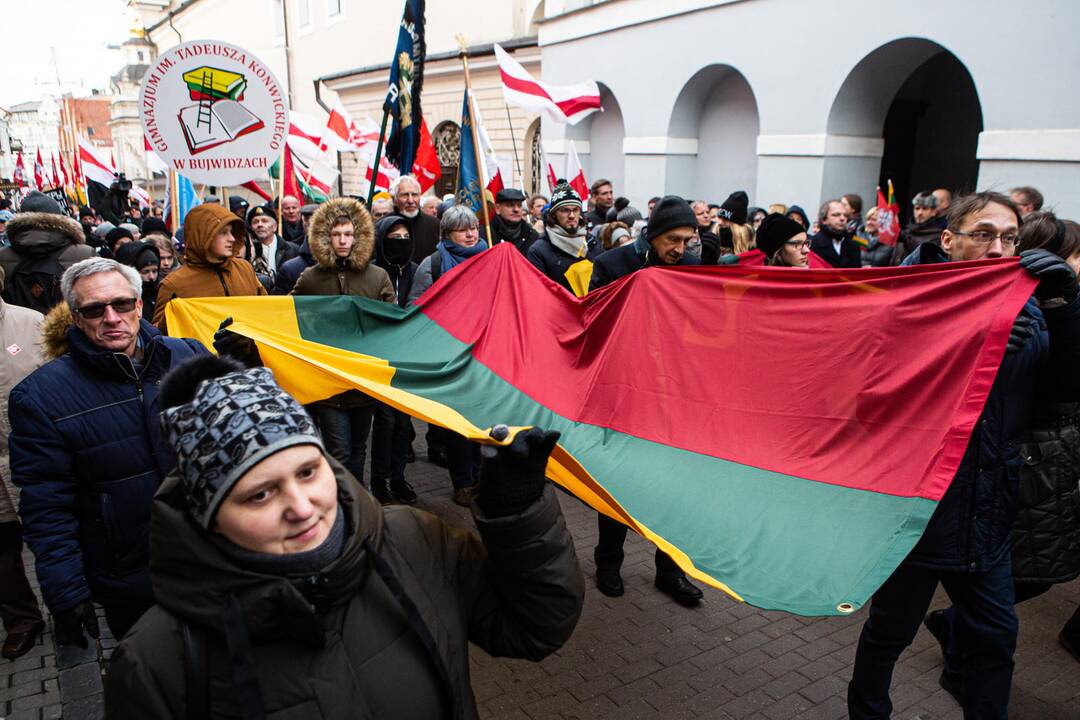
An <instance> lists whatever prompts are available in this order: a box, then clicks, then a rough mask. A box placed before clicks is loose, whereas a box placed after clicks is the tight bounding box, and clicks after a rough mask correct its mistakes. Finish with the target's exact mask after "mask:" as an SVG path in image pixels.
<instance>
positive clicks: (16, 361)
mask: <svg viewBox="0 0 1080 720" xmlns="http://www.w3.org/2000/svg"><path fill="white" fill-rule="evenodd" d="M64 307H67V306H66V305H65V306H64ZM43 319H44V318H43V317H42V315H41V313H39V312H38V311H36V310H31V309H29V308H24V307H19V306H18V305H9V304H8V303H5V302H4V301H3V300H0V357H2V358H3V361H2V362H0V475H2V476H3V478H4V479H3V481H2V482H0V523H7V522H15V521H17V520H18V519H19V516H18V513H17V512H16V509H17V503H18V498H19V496H18V493H17V491H16V489H15V486H14V485H12V484H11V472H10V469H9V467H8V433H10V432H11V423H10V422H9V421H8V395H9V394H10V393H11V388H13V387H15V386H16V385H17V384H18V383H19V381H20V380H22V379H23V378H24V377H26V376H27V375H29V374H30V373H32V372H33V371H34V370H36V369H38V368H39V367H41V365H42V364H44V363H45V358H44V357H42V352H41V323H42V320H43Z"/></svg>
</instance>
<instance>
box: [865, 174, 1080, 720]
mask: <svg viewBox="0 0 1080 720" xmlns="http://www.w3.org/2000/svg"><path fill="white" fill-rule="evenodd" d="M1021 222H1022V221H1021V214H1020V209H1019V208H1018V207H1017V205H1016V203H1014V202H1013V201H1012V200H1011V199H1010V198H1008V197H1007V196H1005V195H1002V194H1001V193H996V192H981V193H977V194H974V195H969V196H967V197H965V198H961V199H960V200H958V201H956V202H954V203H953V204H952V205H951V207H950V208H949V214H948V220H947V227H946V229H945V230H944V231H943V232H942V233H941V245H940V246H938V245H936V244H934V243H929V242H928V243H924V244H923V245H920V246H919V247H918V248H917V249H916V250H915V252H913V253H912V254H911V255H910V256H909V257H908V258H907V259H906V260H905V261H904V263H903V264H905V265H915V264H923V263H935V262H958V261H971V260H991V259H995V258H1006V257H1010V256H1012V255H1014V254H1015V253H1016V241H1017V233H1018V231H1019V229H1020V225H1021ZM1019 264H1020V266H1021V267H1022V268H1024V269H1025V270H1026V271H1027V272H1028V273H1030V274H1031V275H1033V276H1034V277H1035V278H1037V279H1038V281H1039V284H1038V286H1037V287H1036V288H1035V293H1034V295H1033V296H1032V298H1031V299H1030V300H1029V301H1028V303H1027V304H1026V305H1025V306H1024V308H1023V309H1022V310H1021V312H1020V313H1019V315H1018V316H1017V318H1016V321H1015V323H1014V325H1013V330H1012V333H1011V335H1010V337H1009V340H1008V345H1007V347H1006V349H1005V354H1004V357H1003V359H1002V362H1001V366H1000V367H999V368H998V371H997V376H996V378H995V379H994V384H993V386H992V387H991V389H990V394H989V396H988V397H987V399H986V404H985V405H984V407H983V410H982V415H981V416H980V417H979V419H978V421H977V423H976V424H975V426H974V428H973V430H972V433H971V438H970V439H969V441H968V445H967V449H966V451H965V453H964V456H963V458H962V459H961V460H960V465H959V467H958V468H957V471H956V474H955V475H954V476H953V479H952V482H951V483H950V484H949V488H948V489H947V490H946V491H945V494H944V496H943V497H942V498H941V500H940V502H939V503H938V505H937V508H936V509H935V511H934V514H933V516H932V517H931V518H930V522H929V524H928V525H927V527H926V531H925V532H924V533H923V536H922V538H921V539H920V540H919V542H918V543H917V544H916V545H915V547H914V548H913V549H912V551H911V552H910V554H909V555H908V556H907V558H905V560H904V561H903V562H902V563H901V564H900V566H899V567H898V568H897V569H896V570H895V572H893V574H892V576H891V577H890V578H889V579H888V580H886V581H885V584H884V585H882V586H881V588H880V589H879V590H878V591H877V592H876V593H874V597H873V600H872V602H871V605H870V613H869V616H868V618H867V621H866V624H865V625H864V626H863V630H862V635H861V637H860V638H859V645H858V650H857V651H856V655H855V668H854V671H853V674H852V679H851V684H850V685H849V686H848V712H849V714H850V717H851V718H852V719H853V720H861V719H864V718H887V717H889V716H890V713H891V712H892V703H891V701H890V699H889V686H890V684H891V681H892V672H893V666H894V665H895V664H896V660H897V658H898V657H899V656H900V653H901V652H903V650H904V648H906V647H907V646H908V645H910V644H911V641H912V640H913V639H914V637H915V634H916V632H918V629H919V625H920V623H921V622H922V621H923V617H924V615H925V614H926V611H927V609H928V608H929V606H930V602H931V600H932V599H933V596H934V591H935V590H936V589H937V586H938V584H939V583H940V584H941V585H942V586H943V587H944V588H945V591H946V592H947V593H948V594H949V596H950V598H951V599H952V601H953V606H954V608H955V610H956V613H955V621H954V623H953V629H952V631H953V632H954V633H958V635H957V636H956V637H955V638H950V642H949V644H953V643H952V640H955V641H956V642H955V647H960V648H963V669H962V672H956V673H953V674H949V673H947V672H946V673H943V674H942V676H941V680H940V682H941V685H942V687H943V688H945V689H946V690H947V691H949V692H950V693H952V694H953V695H954V696H956V698H957V699H958V700H959V701H960V704H961V705H963V707H964V717H965V718H1005V717H1007V716H1008V707H1009V690H1010V687H1011V685H1012V671H1013V652H1014V650H1015V648H1016V635H1017V629H1018V621H1017V618H1016V613H1015V611H1014V610H1013V605H1014V593H1013V579H1012V562H1011V560H1012V542H1011V533H1012V526H1013V519H1014V518H1015V516H1016V510H1017V500H1018V494H1019V469H1020V465H1021V464H1022V462H1023V459H1022V458H1021V457H1020V447H1019V446H1020V442H1021V441H1022V440H1023V437H1024V435H1025V434H1026V433H1027V431H1028V426H1029V423H1030V419H1031V414H1032V409H1033V405H1034V403H1035V401H1036V399H1037V398H1038V397H1039V396H1040V393H1042V392H1047V391H1052V392H1053V393H1054V396H1055V397H1056V398H1059V399H1060V400H1062V401H1067V402H1073V401H1075V400H1077V399H1080V379H1078V378H1077V377H1076V373H1075V370H1074V368H1076V367H1077V365H1078V364H1080V299H1078V290H1080V288H1078V286H1077V281H1076V274H1075V273H1074V272H1073V271H1072V269H1071V268H1070V267H1069V266H1068V264H1067V263H1066V262H1065V260H1063V259H1061V258H1060V257H1058V256H1057V255H1055V254H1054V253H1052V252H1050V251H1049V250H1046V249H1044V248H1039V249H1034V250H1025V251H1024V252H1023V253H1021V254H1020V263H1019ZM927 312H932V308H931V309H927Z"/></svg>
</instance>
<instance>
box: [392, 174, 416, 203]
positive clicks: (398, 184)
mask: <svg viewBox="0 0 1080 720" xmlns="http://www.w3.org/2000/svg"><path fill="white" fill-rule="evenodd" d="M405 181H409V182H411V183H412V184H413V185H416V190H417V192H419V191H420V181H419V180H417V179H416V176H415V175H402V176H401V177H399V178H398V179H397V180H395V181H394V182H392V183H390V194H391V195H393V196H394V197H395V198H396V197H397V196H398V189H399V188H400V187H401V183H403V182H405Z"/></svg>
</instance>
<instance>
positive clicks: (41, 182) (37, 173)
mask: <svg viewBox="0 0 1080 720" xmlns="http://www.w3.org/2000/svg"><path fill="white" fill-rule="evenodd" d="M34 187H36V188H37V189H38V190H41V189H42V188H43V187H45V163H43V162H42V161H41V148H38V151H37V159H36V160H34Z"/></svg>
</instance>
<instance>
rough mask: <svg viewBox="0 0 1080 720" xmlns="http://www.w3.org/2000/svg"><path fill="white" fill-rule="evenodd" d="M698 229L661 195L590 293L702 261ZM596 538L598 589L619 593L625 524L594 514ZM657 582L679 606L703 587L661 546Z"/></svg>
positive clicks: (599, 267)
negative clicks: (644, 273)
mask: <svg viewBox="0 0 1080 720" xmlns="http://www.w3.org/2000/svg"><path fill="white" fill-rule="evenodd" d="M696 232H697V218H696V217H695V216H694V211H693V210H691V209H690V205H689V203H687V202H686V200H683V199H682V198H681V197H677V196H675V195H668V196H667V197H664V198H661V199H660V201H659V202H658V203H656V207H654V208H653V211H652V214H651V215H650V216H649V225H648V227H647V228H646V229H645V231H643V232H642V236H641V237H639V238H638V239H637V240H635V241H634V242H632V243H630V244H629V245H623V246H621V247H617V248H612V249H611V250H608V251H607V252H606V253H603V254H602V255H600V257H598V258H597V259H596V262H594V263H593V273H592V279H591V281H590V283H589V291H590V292H592V291H593V290H595V289H597V288H599V287H603V286H604V285H607V284H608V283H610V282H614V281H615V280H618V279H619V278H621V277H623V276H624V275H629V274H630V273H633V272H635V271H637V270H640V269H642V268H645V267H650V266H661V267H663V266H670V265H700V264H701V261H700V260H698V258H696V257H694V256H693V255H688V254H687V253H686V245H687V243H689V242H690V239H691V238H693V237H694V236H695V233H696ZM596 519H597V529H598V530H599V538H598V540H597V542H596V550H595V551H594V552H593V556H594V558H595V559H596V587H597V588H598V589H599V590H600V592H602V593H604V594H605V595H607V596H608V597H619V596H620V595H622V594H623V592H624V589H623V581H622V575H620V573H619V570H620V568H621V567H622V562H623V543H624V542H625V541H626V526H625V525H623V524H622V523H620V522H617V521H615V520H612V519H611V518H609V517H608V516H607V515H604V514H602V513H600V514H597V516H596ZM655 563H656V580H655V583H654V584H655V585H656V587H658V588H659V589H660V590H661V591H663V592H665V593H667V594H668V595H670V596H671V597H672V599H673V600H675V602H677V603H679V604H680V605H686V606H688V607H689V606H693V605H696V604H697V603H698V602H700V601H701V597H702V594H701V590H699V589H698V588H696V587H695V586H694V585H693V583H691V582H690V581H689V580H687V579H686V575H685V573H683V571H682V570H680V569H679V566H678V565H676V564H675V561H674V560H672V559H671V557H669V556H668V555H667V554H665V553H664V552H662V551H661V550H660V548H657V549H656V558H655Z"/></svg>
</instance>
